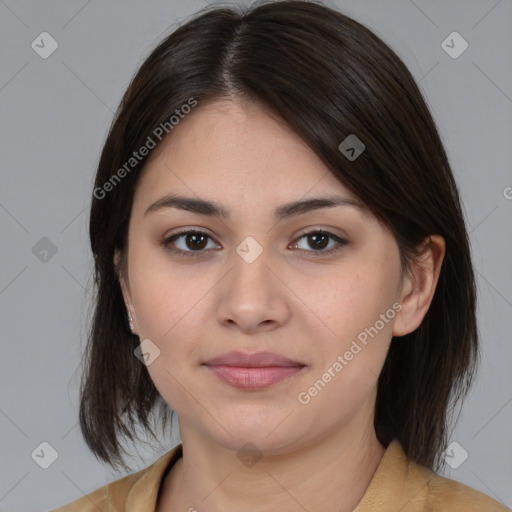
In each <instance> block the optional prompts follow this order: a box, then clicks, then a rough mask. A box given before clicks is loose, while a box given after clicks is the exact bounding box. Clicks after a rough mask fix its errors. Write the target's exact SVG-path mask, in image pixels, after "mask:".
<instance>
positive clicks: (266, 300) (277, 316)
mask: <svg viewBox="0 0 512 512" xmlns="http://www.w3.org/2000/svg"><path fill="white" fill-rule="evenodd" d="M260 247H261V246H260ZM244 249H248V251H244ZM255 250H256V247H255V246H254V245H253V246H251V244H250V243H249V245H246V246H244V245H243V244H241V245H240V246H239V247H238V251H233V254H232V256H231V258H230V262H229V265H230V268H231V271H230V272H229V273H228V275H227V276H226V278H225V279H223V280H222V283H220V286H219V288H218V290H217V293H218V304H217V316H218V320H219V322H220V323H222V324H223V325H224V326H227V327H230V328H237V329H239V330H241V331H243V332H246V333H254V332H258V331H268V330H272V329H275V328H277V327H279V326H282V325H284V324H285V323H286V322H287V321H288V319H289V317H290V307H289V306H290V305H289V302H288V300H289V295H290V292H289V291H288V289H287V287H286V286H285V285H284V284H283V282H282V281H281V280H280V279H279V277H278V275H279V269H278V263H277V262H276V261H271V258H270V251H269V250H265V249H264V250H263V251H262V252H260V251H261V249H259V250H257V253H254V252H252V254H251V251H255Z"/></svg>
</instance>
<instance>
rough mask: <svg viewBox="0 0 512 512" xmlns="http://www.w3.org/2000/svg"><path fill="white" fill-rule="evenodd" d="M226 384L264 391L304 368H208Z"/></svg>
mask: <svg viewBox="0 0 512 512" xmlns="http://www.w3.org/2000/svg"><path fill="white" fill-rule="evenodd" d="M206 367H207V368H208V369H209V370H210V371H212V372H213V373H214V374H215V375H216V376H217V377H219V379H221V380H223V381H224V382H225V383H226V384H229V385H230V386H233V387H235V388H239V389H253V390H255V389H263V388H266V387H269V386H271V385H272V384H275V383H276V382H281V381H282V380H285V379H287V378H289V377H292V376H293V375H296V374H297V373H299V372H300V371H301V370H302V369H303V368H305V367H304V366H264V367H258V368H247V367H239V366H208V365H207V366H206Z"/></svg>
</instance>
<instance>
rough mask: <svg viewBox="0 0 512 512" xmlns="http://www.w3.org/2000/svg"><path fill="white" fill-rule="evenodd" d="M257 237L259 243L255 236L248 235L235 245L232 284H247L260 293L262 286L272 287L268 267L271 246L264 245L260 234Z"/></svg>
mask: <svg viewBox="0 0 512 512" xmlns="http://www.w3.org/2000/svg"><path fill="white" fill-rule="evenodd" d="M259 239H260V242H261V243H260V242H258V240H257V239H256V237H255V236H250V235H249V236H247V237H246V238H244V239H243V240H242V241H241V242H240V243H239V244H238V245H237V246H236V247H235V251H234V254H233V258H232V262H233V265H234V268H233V281H234V285H235V286H237V285H238V286H239V287H242V286H245V285H249V286H252V287H254V288H255V289H256V288H257V289H258V291H259V292H260V293H261V291H262V289H264V288H269V287H270V288H272V283H271V281H272V279H271V276H272V273H271V272H270V270H269V268H268V267H269V266H271V262H270V254H271V248H270V247H268V246H267V247H264V245H265V241H264V240H263V237H261V236H260V237H259ZM245 291H247V290H245Z"/></svg>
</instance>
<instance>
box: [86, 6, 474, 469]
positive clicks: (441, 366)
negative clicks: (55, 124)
mask: <svg viewBox="0 0 512 512" xmlns="http://www.w3.org/2000/svg"><path fill="white" fill-rule="evenodd" d="M191 98H192V99H194V100H195V101H197V102H198V103H199V104H204V103H206V102H209V101H215V100H230V99H234V98H238V99H242V100H246V101H249V102H250V101H252V102H258V103H259V104H261V105H263V106H265V107H266V108H268V109H269V111H271V112H275V113H276V114H277V115H278V116H279V118H280V119H282V120H283V121H284V122H285V123H286V124H287V125H288V126H289V127H291V129H292V130H293V131H294V132H295V133H296V134H298V135H299V136H300V137H301V139H302V140H303V141H304V143H305V144H307V145H308V146H309V147H310V148H311V149H312V150H313V151H314V152H315V153H316V155H318V157H319V158H320V159H321V160H322V162H323V163H324V164H325V165H326V166H327V168H328V169H329V170H330V172H332V174H333V175H334V176H335V177H336V178H338V179H339V181H340V182H341V183H342V184H343V185H344V186H346V187H347V188H348V189H349V190H351V191H352V192H353V193H354V194H355V195H356V196H357V197H358V198H359V199H360V200H361V201H362V202H363V203H364V204H365V205H366V206H367V207H368V208H369V210H370V211H371V212H372V213H373V214H374V215H375V217H376V218H377V219H378V220H379V222H381V223H383V225H385V226H386V227H387V228H389V230H390V231H391V232H392V234H393V236H394V237H395V239H396V242H397V245H398V248H399V253H400V261H401V268H402V271H403V270H404V269H409V268H411V265H412V264H413V263H414V262H415V259H414V258H415V256H416V255H417V254H418V247H419V246H420V244H421V243H422V242H423V241H424V240H425V239H426V238H428V236H429V235H432V234H439V235H441V236H443V238H444V239H445V243H446V253H445V257H444V260H443V263H442V267H441V271H440V275H439V279H438V283H437V287H436V290H435V293H434V296H433V299H432V302H431V304H430V308H429V310H428V311H427V313H426V315H425V317H424V318H423V321H422V323H421V325H420V326H419V327H418V328H417V329H415V330H414V331H413V332H411V333H409V334H407V335H405V336H402V337H399V338H395V337H394V338H393V339H392V342H391V344H390V348H389V351H388V354H387V357H386V360H385V363H384V366H383V369H382V372H381V374H380V376H379V378H378V389H377V398H376V404H375V415H374V427H375V432H376V435H377V437H378V439H379V441H380V442H381V443H382V444H383V445H384V446H388V445H389V443H390V441H391V440H393V439H398V440H399V441H400V443H401V445H402V447H403V449H404V451H405V453H406V455H407V457H408V458H409V459H410V460H413V461H415V462H416V463H419V464H422V465H424V466H426V467H428V468H430V469H434V470H435V471H437V470H438V468H439V467H440V464H441V455H442V450H444V449H445V446H446V443H447V439H448V437H447V436H448V433H449V428H450V420H451V413H452V412H453V406H454V405H455V404H456V403H457V402H458V401H461V402H462V400H463V399H464V398H465V396H466V394H467V392H468V391H469V388H470V385H471V383H472V379H473V376H474V373H475V372H476V367H477V363H478V358H479V356H480V354H479V352H478V332H477V323H476V311H475V310H476V284H475V276H474V271H473V267H472V262H471V255H470V246H469V239H468V234H467V230H466V226H465V222H464V217H463V214H462V210H461V204H460V199H459V194H458V189H457V186H456V183H455V180H454V177H453V174H452V171H451V169H450V165H449V162H448V159H447V155H446V153H445V149H444V147H443V144H442V142H441V139H440V136H439V134H438V131H437V129H436V126H435V123H434V120H433V118H432V116H431V114H430V112H429V109H428V107H427V105H426V103H425V100H424V99H423V96H422V94H421V92H420V90H419V88H418V86H417V84H416V82H415V80H414V78H413V77H412V75H411V73H410V72H409V71H408V69H407V68H406V66H405V65H404V63H403V62H402V61H401V60H400V58H399V57H398V56H397V55H396V54H395V52H394V51H393V50H392V49H391V48H390V47H389V46H388V45H387V44H386V43H384V42H383V41H382V40H381V39H380V38H379V37H377V36H376V35H375V34H374V33H373V32H372V31H370V30H369V29H368V28H366V27H365V26H364V25H362V24H360V23H359V22H356V21H355V20H353V19H351V18H349V17H347V16H345V15H343V14H341V13H340V12H338V11H336V10H334V9H331V8H329V7H326V6H324V5H321V4H320V3H317V2H312V1H276V2H270V3H269V2H257V3H255V4H252V6H249V7H242V6H232V7H229V8H228V7H218V6H217V7H214V8H212V7H211V6H210V7H209V8H206V9H203V10H202V11H200V12H199V13H197V14H196V15H195V16H194V17H193V18H191V19H190V20H189V21H188V22H186V23H185V24H183V25H182V26H180V27H178V28H177V29H176V30H175V31H174V32H172V33H171V34H170V35H168V36H167V37H165V38H164V39H163V40H162V41H161V42H160V43H159V44H158V45H157V46H156V47H155V48H154V49H153V50H152V51H151V53H150V55H149V56H148V57H147V58H146V60H145V61H144V62H143V63H142V65H141V66H140V68H139V69H138V71H137V72H136V74H135V76H134V77H133V79H132V81H131V83H130V84H129V87H128V89H127V90H126V92H125V93H124V95H123V97H122V100H121V102H120V105H119V107H118V109H117V112H116V114H115V116H114V119H113V121H112V125H111V127H110V130H109V133H108V135H107V138H106V141H105V144H104V147H103V150H102V153H101V157H100V160H99V165H98V168H97V173H96V178H95V185H94V187H95V188H94V192H93V197H92V204H91V211H90V226H89V235H90V242H91V248H92V252H93V255H94V285H95V292H96V295H95V303H94V306H93V307H94V314H93V319H92V322H91V324H90V327H89V331H88V334H87V347H86V353H85V354H84V364H85V368H84V373H83V375H82V382H81V386H80V411H79V419H80V428H81V431H82V434H83V436H84V439H85V441H86V443H87V445H88V446H89V448H90V449H91V450H92V452H93V453H94V454H95V456H96V457H97V458H98V459H100V460H102V461H104V462H107V463H108V464H110V465H111V466H112V467H114V468H115V467H116V466H117V465H121V466H123V467H124V468H125V469H126V468H128V466H126V464H125V462H124V460H123V455H122V452H124V453H126V451H125V450H124V448H123V447H122V444H121V437H124V438H127V439H130V440H131V441H134V435H135V427H136V426H137V424H139V425H141V426H143V427H144V429H145V430H146V431H147V432H150V433H151V434H152V435H153V436H154V437H155V438H156V436H155V434H154V432H153V431H152V429H151V426H150V423H149V419H150V417H151V415H152V414H154V413H155V409H156V406H157V404H160V409H159V411H160V417H161V419H162V425H163V426H165V425H166V424H167V420H168V416H169V415H170V416H171V420H172V414H173V411H172V409H171V408H170V406H169V405H168V404H166V403H165V401H164V400H163V398H162V397H161V395H160V394H159V392H158V390H157V389H156V387H155V386H154V384H153V382H152V380H151V378H150V376H149V373H148V371H147V368H146V366H145V365H144V364H141V362H140V361H139V360H138V359H137V358H136V357H134V349H135V348H137V347H138V345H139V342H140V340H139V338H138V336H136V335H134V334H132V333H131V332H130V330H129V328H128V326H127V321H126V308H125V303H124V301H123V296H122V292H121V288H120V283H119V272H124V271H125V268H126V261H125V258H126V248H127V242H128V240H127V235H128V225H129V220H130V214H131V208H132V202H133V196H134V191H135V187H136V185H137V181H138V178H139V176H140V173H141V171H142V170H143V168H144V165H145V163H147V159H148V156H145V157H140V156H139V157H138V161H137V163H136V165H131V164H130V165H131V167H133V168H131V169H128V167H127V165H126V164H127V162H129V161H130V162H131V163H132V164H133V161H131V160H130V159H131V158H132V157H133V155H134V151H136V150H138V149H139V148H141V147H142V146H144V145H145V144H147V141H148V137H152V138H154V134H155V129H156V128H157V127H159V126H160V127H162V126H165V127H166V130H165V131H166V132H169V133H170V135H171V136H172V133H171V131H170V129H169V128H170V126H169V119H170V118H171V116H173V115H174V114H176V113H177V112H176V111H177V110H178V111H180V109H181V108H182V106H183V105H186V104H187V103H189V104H190V100H191ZM165 123H167V124H165ZM152 134H153V135H152ZM350 134H355V135H356V136H357V138H358V139H360V140H361V141H362V142H363V143H364V145H365V150H364V151H363V153H362V154H360V156H359V157H358V158H356V159H355V160H353V161H349V160H348V159H347V158H346V157H345V155H343V154H342V152H341V151H340V149H339V145H340V143H341V142H342V141H343V140H344V139H345V138H346V137H347V136H348V135H350ZM122 169H125V171H126V172H121V170H122ZM116 174H117V177H116V176H115V175H116ZM121 177H122V180H121V179H120V178H121ZM115 180H117V181H115ZM107 183H110V186H107ZM116 251H119V253H120V254H121V256H122V261H121V265H120V267H118V266H116V265H115V264H114V262H113V259H114V254H115V252H116Z"/></svg>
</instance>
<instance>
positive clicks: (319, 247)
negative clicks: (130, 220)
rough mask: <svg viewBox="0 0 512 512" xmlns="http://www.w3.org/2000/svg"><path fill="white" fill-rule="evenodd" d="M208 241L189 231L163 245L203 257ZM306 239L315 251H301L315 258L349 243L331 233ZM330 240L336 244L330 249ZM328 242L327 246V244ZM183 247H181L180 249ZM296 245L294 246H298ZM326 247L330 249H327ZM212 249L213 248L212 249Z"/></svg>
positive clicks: (304, 236)
mask: <svg viewBox="0 0 512 512" xmlns="http://www.w3.org/2000/svg"><path fill="white" fill-rule="evenodd" d="M208 239H210V240H212V238H211V237H210V235H208V234H207V233H205V232H203V231H197V230H187V231H181V232H179V233H175V234H174V235H171V236H170V237H167V238H165V239H164V240H162V241H161V244H162V245H163V246H164V247H165V248H166V249H167V250H168V251H170V252H172V253H176V254H178V255H180V256H201V255H203V253H205V252H206V251H204V250H203V249H207V248H208ZM302 239H306V241H307V244H308V245H309V247H313V249H314V250H312V251H311V250H308V249H300V250H301V251H306V252H309V253H317V254H314V255H315V256H316V255H318V256H322V255H328V254H333V253H335V252H337V251H339V250H341V248H342V247H343V246H344V245H346V244H347V243H348V242H347V240H344V239H342V238H340V237H338V236H336V235H334V234H333V233H330V232H329V231H324V230H314V231H309V232H307V233H303V234H302V235H301V236H300V237H299V238H298V240H299V241H300V240H302ZM329 239H331V240H332V241H333V242H334V243H333V244H332V245H331V246H330V247H329ZM326 242H327V244H326ZM180 245H181V247H180ZM297 245H298V244H297V243H296V244H295V245H294V246H297ZM326 247H329V248H328V249H326ZM210 249H211V247H210Z"/></svg>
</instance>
